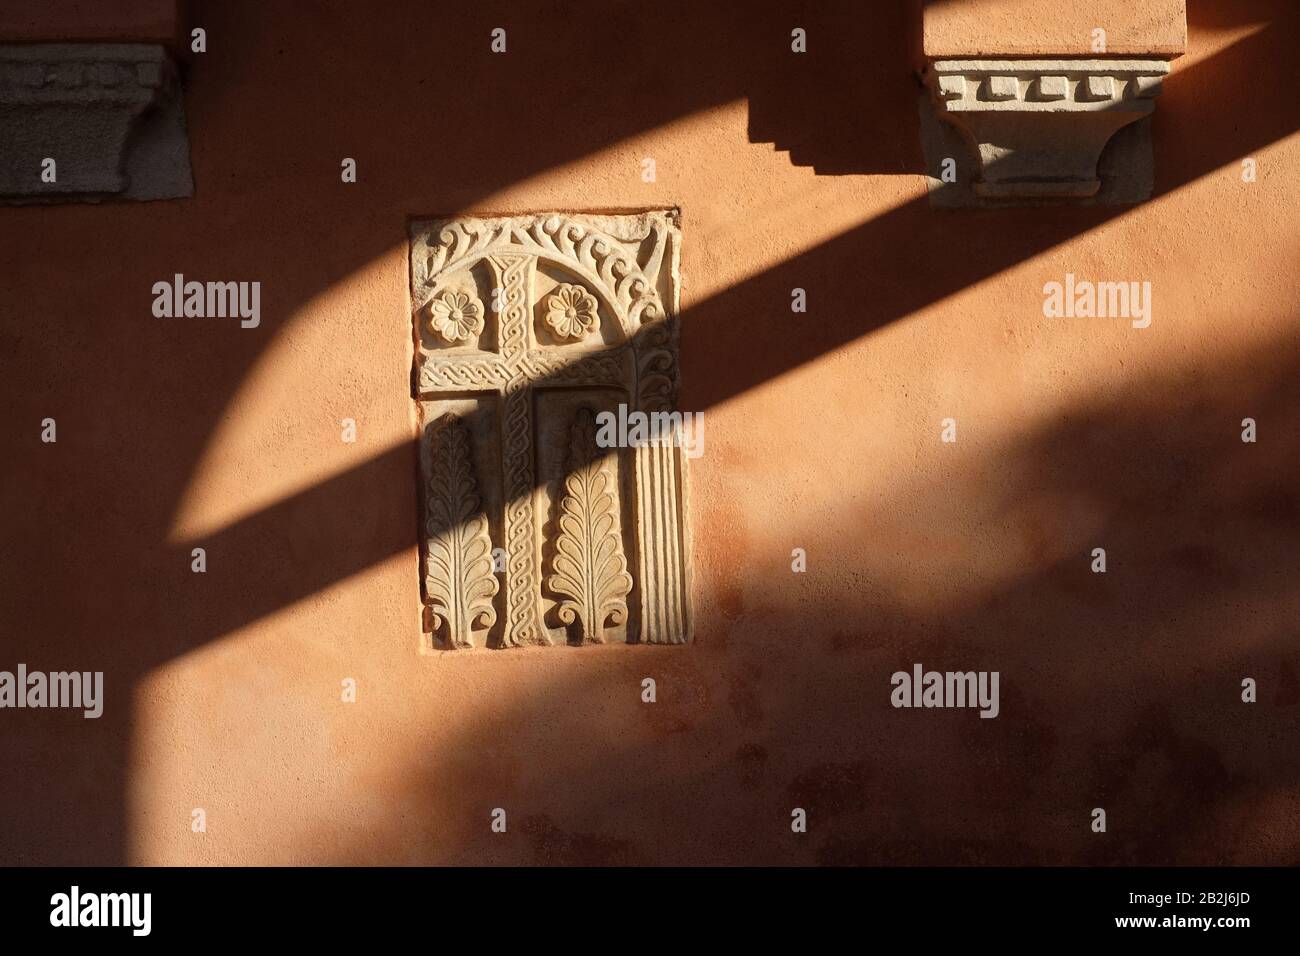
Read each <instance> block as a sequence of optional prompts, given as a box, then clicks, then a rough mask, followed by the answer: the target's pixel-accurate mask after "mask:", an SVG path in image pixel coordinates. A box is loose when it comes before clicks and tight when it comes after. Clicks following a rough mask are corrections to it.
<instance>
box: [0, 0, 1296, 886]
mask: <svg viewBox="0 0 1300 956" xmlns="http://www.w3.org/2000/svg"><path fill="white" fill-rule="evenodd" d="M1190 6H1191V9H1190V10H1189V12H1188V15H1189V20H1190V28H1191V29H1190V38H1189V42H1188V47H1187V54H1186V55H1185V56H1184V57H1183V58H1181V59H1180V60H1178V61H1177V63H1176V65H1175V71H1174V74H1173V76H1172V77H1171V79H1170V80H1169V81H1168V84H1167V88H1166V92H1165V94H1164V95H1163V97H1162V98H1161V100H1160V103H1159V107H1158V109H1157V113H1156V117H1155V122H1154V137H1155V156H1156V169H1157V181H1156V196H1155V198H1153V199H1152V201H1150V202H1149V203H1147V204H1145V205H1142V206H1140V207H1136V208H1118V209H1096V208H1093V209H1063V210H1062V209H1058V210H1054V211H1050V212H1049V211H1041V210H1032V209H1017V210H1007V211H982V210H976V211H958V212H954V211H939V210H934V209H932V208H931V207H930V205H929V203H928V201H927V199H926V191H925V181H924V177H923V175H922V173H923V172H924V170H923V169H922V166H921V160H920V158H919V146H918V145H917V144H918V133H917V120H916V92H915V89H916V88H915V85H914V80H913V78H912V77H911V75H910V72H909V69H910V59H911V52H912V49H913V46H914V42H913V38H914V34H912V33H909V24H911V23H913V22H914V20H913V18H912V16H911V13H910V11H908V10H906V9H903V7H902V5H900V6H899V8H898V9H893V8H889V7H887V6H885V5H882V7H881V10H880V11H879V12H874V13H872V15H871V16H864V15H862V14H861V13H860V12H858V10H857V7H858V5H855V4H843V5H837V4H831V5H828V4H820V3H819V4H806V5H802V6H800V5H796V6H795V7H793V8H792V7H791V6H790V5H789V4H771V5H768V7H767V8H762V7H754V8H752V12H750V13H748V14H747V15H745V16H744V17H737V16H732V15H729V14H728V13H726V12H724V11H721V10H716V11H715V10H713V9H712V8H711V5H707V4H704V5H701V4H681V5H675V4H670V5H668V6H667V7H665V6H663V5H657V6H653V7H650V6H646V5H641V4H628V5H619V6H617V7H616V8H615V10H613V11H611V10H610V8H609V7H608V5H596V6H590V7H588V6H586V5H572V6H570V5H554V4H545V5H538V6H536V7H535V8H534V7H532V6H530V5H523V6H521V5H520V4H517V3H495V4H494V3H483V4H479V3H476V4H466V5H460V6H455V7H452V6H448V5H436V6H433V5H430V4H427V3H422V2H421V3H417V2H414V0H412V2H402V3H395V4H393V5H392V7H393V8H392V10H391V11H389V12H387V13H385V14H383V15H380V14H379V13H377V12H376V11H375V10H374V9H372V8H371V7H370V6H368V5H365V4H356V3H346V2H337V3H327V4H322V5H320V7H319V9H318V10H315V11H313V13H312V14H311V15H307V14H297V13H294V12H293V10H291V9H290V5H288V4H262V3H220V4H218V3H211V4H199V5H197V6H196V10H195V11H194V15H193V22H194V23H196V24H198V25H202V26H204V27H205V28H206V29H207V30H208V36H209V49H208V52H207V53H206V54H203V55H200V56H196V57H195V58H194V61H193V63H192V66H191V69H190V72H189V76H188V80H187V93H186V98H187V111H188V118H189V128H190V137H191V145H192V150H193V167H194V178H195V183H196V195H195V197H194V198H193V199H192V200H186V201H177V202H165V203H151V204H123V205H105V206H100V207H96V206H92V205H78V206H63V207H49V208H35V207H25V208H10V209H3V210H0V224H2V225H0V276H3V282H0V352H2V353H3V354H4V355H5V356H6V359H5V362H4V368H5V375H4V379H5V380H4V383H3V395H4V398H5V407H4V414H3V419H4V422H5V439H4V440H5V454H4V456H3V459H2V460H3V481H0V508H2V509H3V514H4V515H5V528H6V531H5V536H4V537H5V558H4V564H5V573H4V579H3V591H0V600H2V601H3V606H2V607H0V610H2V612H3V621H4V625H3V627H4V640H3V644H4V648H3V649H4V653H3V655H2V656H0V663H2V664H3V666H10V667H11V666H12V665H13V664H14V663H16V662H18V661H25V662H26V663H27V664H28V665H29V666H30V667H33V668H35V667H42V668H45V669H48V670H59V669H68V668H77V669H82V670H103V671H105V674H106V682H107V704H106V711H105V715H104V716H103V717H102V718H101V719H99V720H96V721H90V720H83V719H82V718H81V717H80V716H79V715H75V714H70V713H67V712H58V711H44V712H31V711H29V712H24V713H21V714H19V713H16V712H13V711H10V712H6V713H5V714H4V715H3V718H2V719H3V720H4V722H5V725H4V733H3V736H2V737H0V759H3V762H4V765H5V767H6V768H8V770H7V772H6V773H5V774H4V775H3V776H0V799H2V802H3V805H4V808H5V813H4V814H3V815H2V816H0V859H3V860H4V861H6V862H41V863H78V862H112V861H115V860H124V861H130V862H140V863H168V864H184V863H220V864H229V863H290V862H300V863H429V862H454V863H469V862H494V863H503V862H534V861H536V862H584V863H591V862H596V863H600V862H653V863H688V862H690V863H697V862H710V863H721V862H726V863H741V862H759V863H810V862H818V861H821V862H850V861H855V862H886V863H888V862H931V863H973V862H1004V863H1014V862H1088V863H1111V862H1134V863H1157V862H1232V863H1237V862H1241V863H1246V862H1250V863H1286V862H1294V861H1295V860H1296V858H1297V854H1298V853H1300V827H1298V826H1297V824H1296V822H1295V821H1296V820H1297V819H1298V818H1300V816H1298V811H1300V796H1298V793H1300V791H1297V769H1296V768H1297V761H1296V744H1295V740H1296V739H1297V738H1296V730H1297V716H1298V715H1300V680H1298V678H1297V667H1298V666H1300V661H1297V653H1296V646H1297V645H1296V636H1297V632H1296V623H1295V622H1296V621H1297V620H1298V619H1300V617H1298V615H1297V611H1300V594H1298V593H1297V586H1296V582H1295V574H1294V570H1295V567H1296V559H1297V557H1298V556H1300V547H1298V545H1297V541H1298V540H1300V539H1298V538H1297V531H1298V530H1300V528H1298V527H1297V526H1298V525H1300V503H1298V501H1297V490H1296V489H1297V487H1300V485H1298V484H1297V478H1298V477H1300V475H1298V474H1297V470H1298V468H1300V439H1298V438H1297V435H1298V434H1300V433H1298V432H1297V427H1298V426H1300V408H1298V407H1297V402H1296V399H1295V395H1294V389H1295V383H1296V381H1297V375H1296V373H1297V370H1298V369H1300V341H1298V338H1297V321H1298V320H1300V315H1298V314H1297V307H1296V305H1295V303H1296V301H1297V298H1298V296H1300V277H1297V274H1296V270H1295V262H1296V256H1297V252H1300V224H1298V223H1297V219H1296V216H1295V202H1296V199H1295V196H1296V189H1297V184H1298V181H1300V176H1298V174H1297V170H1300V165H1298V164H1300V138H1298V137H1297V134H1296V130H1297V129H1300V111H1297V108H1296V106H1295V105H1294V102H1292V101H1290V100H1287V99H1279V98H1275V97H1271V96H1265V95H1263V92H1262V91H1267V90H1278V89H1284V88H1286V86H1287V84H1288V83H1289V80H1290V75H1291V72H1292V66H1291V61H1292V57H1293V52H1294V49H1295V46H1296V43H1297V40H1298V39H1300V35H1298V34H1300V30H1298V24H1300V17H1298V15H1297V12H1296V11H1295V9H1294V6H1293V5H1292V4H1290V3H1286V2H1280V0H1279V2H1262V0H1261V2H1243V3H1241V4H1239V5H1237V6H1239V9H1240V13H1239V15H1238V16H1228V15H1226V14H1224V13H1223V12H1222V11H1218V12H1213V13H1211V12H1208V11H1207V12H1205V13H1201V12H1200V8H1205V7H1212V6H1213V5H1212V4H1208V5H1207V4H1197V3H1195V2H1193V3H1192V4H1191V5H1190ZM497 26H504V27H506V28H507V30H508V38H509V46H508V53H506V54H505V55H493V54H491V53H490V52H489V31H490V30H491V29H492V28H493V27H497ZM794 26H802V27H804V28H805V29H807V31H808V36H809V42H808V48H809V52H808V54H806V55H805V56H803V57H799V56H797V55H794V54H791V53H790V52H789V51H790V46H789V37H790V30H791V28H792V27H794ZM1115 36H1116V34H1112V38H1114V37H1115ZM1170 42H1174V37H1173V36H1172V34H1171V35H1170ZM1247 156H1249V157H1252V158H1254V159H1255V160H1256V161H1257V163H1258V169H1259V176H1258V180H1257V181H1256V182H1254V183H1250V184H1245V183H1243V182H1242V178H1241V175H1240V169H1241V166H1240V164H1241V160H1242V158H1243V157H1247ZM343 157H355V158H356V159H357V163H358V179H359V181H358V182H357V183H356V184H355V185H345V184H343V183H341V182H340V178H339V164H340V161H341V159H342V158H343ZM645 157H652V158H654V159H655V160H656V170H657V179H656V181H655V182H653V183H647V182H644V181H643V180H642V178H641V170H642V165H641V161H642V160H643V158H645ZM670 206H677V207H680V209H681V210H682V228H683V235H684V247H683V258H682V272H683V274H684V285H683V292H682V301H683V338H682V361H683V378H684V392H683V395H682V405H683V407H684V408H686V409H689V410H696V411H703V412H704V413H705V416H706V422H707V430H706V442H707V443H706V453H705V455H704V457H703V458H701V459H699V460H698V461H697V462H695V463H694V470H693V473H692V509H693V514H694V524H695V555H696V557H695V564H696V602H697V603H696V607H697V627H696V632H697V639H696V643H695V644H694V645H693V646H691V647H689V648H654V647H604V648H576V649H575V648H553V649H545V650H522V651H511V652H496V653H494V652H481V653H478V652H475V653H468V654H443V655H438V654H421V653H420V651H419V646H420V632H419V601H420V593H419V576H418V552H417V519H416V514H417V512H416V508H417V500H418V498H417V493H416V488H415V475H416V464H415V453H414V449H413V445H412V442H413V439H414V436H415V418H414V414H415V409H414V405H413V402H412V399H411V391H410V370H411V333H410V325H409V323H410V315H409V304H408V303H409V293H408V278H407V276H408V271H407V246H406V234H407V233H406V228H407V221H408V217H413V216H414V217H425V216H432V215H437V214H444V213H456V212H461V211H465V212H493V213H495V212H514V211H529V210H546V209H625V208H662V207H670ZM178 272H179V273H183V274H184V275H185V276H186V277H187V278H194V279H200V280H207V279H220V280H258V281H260V282H261V283H262V320H261V325H260V326H259V327H258V328H257V329H248V330H245V329H240V328H239V327H238V323H237V322H234V321H231V320H220V319H159V318H155V317H154V316H153V315H152V314H151V308H150V307H151V303H152V295H151V291H150V290H151V287H152V285H153V283H155V282H157V281H159V280H170V278H171V277H172V276H173V274H175V273H178ZM1067 272H1072V273H1074V274H1076V275H1078V276H1079V277H1081V278H1089V279H1094V280H1139V281H1150V282H1151V283H1152V288H1153V301H1154V317H1153V322H1152V324H1151V326H1150V328H1147V329H1141V330H1138V329H1133V328H1132V327H1131V326H1130V324H1129V323H1128V322H1125V321H1123V320H1105V319H1071V320H1061V319H1057V320H1049V319H1045V318H1044V317H1043V313H1042V301H1043V297H1042V291H1041V290H1042V287H1043V285H1044V283H1045V282H1049V281H1060V280H1062V279H1063V278H1064V276H1065V274H1066V273H1067ZM795 287H799V288H803V289H805V290H806V292H807V297H808V311H807V313H805V314H794V313H792V312H791V311H790V301H791V290H792V289H793V288H795ZM47 416H48V417H54V418H56V419H57V422H58V430H59V431H58V442H57V444H55V445H42V444H41V443H40V442H39V422H40V421H41V419H42V418H45V417H47ZM1247 416H1251V417H1254V418H1256V419H1257V420H1258V422H1259V432H1260V440H1259V442H1258V443H1256V444H1253V445H1245V444H1243V443H1242V442H1241V441H1240V439H1239V433H1240V422H1241V420H1242V419H1243V418H1244V417H1247ZM347 417H350V418H354V419H355V420H356V421H357V423H358V425H359V437H358V441H357V442H356V443H355V444H344V443H342V442H341V441H340V440H339V421H340V419H342V418H347ZM949 417H951V418H955V419H957V421H958V429H959V431H958V435H959V440H958V442H957V443H956V444H955V445H947V444H942V443H941V442H940V441H939V432H940V421H941V420H942V419H944V418H949ZM193 547H204V548H206V549H207V560H208V570H207V573H206V574H202V575H199V574H193V573H191V571H190V556H189V555H190V551H191V549H192V548H193ZM796 547H799V548H804V549H806V551H807V555H808V572H807V573H806V574H794V573H792V572H791V570H790V554H791V549H793V548H796ZM1094 547H1105V548H1106V549H1107V552H1108V556H1109V570H1108V572H1107V574H1105V575H1094V574H1092V573H1090V571H1089V563H1090V552H1091V550H1092V549H1093V548H1094ZM915 662H921V663H923V664H924V665H925V666H927V667H933V668H938V669H944V670H948V669H952V670H958V669H960V670H967V669H975V670H979V669H987V670H997V671H999V672H1000V673H1001V689H1002V690H1001V694H1002V697H1001V715H1000V717H999V718H998V719H996V720H981V719H979V718H978V717H977V716H976V714H975V713H974V712H970V711H909V710H894V709H892V708H891V707H890V705H889V690H890V686H889V675H890V674H891V673H892V672H893V671H896V670H900V669H908V668H910V667H911V665H912V664H913V663H915ZM645 676H653V677H655V678H656V679H657V681H658V687H659V700H658V703H656V704H654V705H646V704H642V703H641V702H640V681H641V679H642V678H643V677H645ZM1245 676H1252V677H1255V678H1256V679H1258V681H1259V682H1260V699H1259V702H1258V703H1257V704H1255V705H1253V706H1252V705H1245V704H1242V703H1241V702H1240V698H1239V693H1240V680H1241V678H1242V677H1245ZM349 677H351V678H355V679H356V681H357V682H358V701H357V703H355V704H345V703H342V702H340V699H339V698H340V693H339V691H340V681H341V680H343V679H344V678H349ZM795 806H801V807H804V808H806V809H807V810H808V812H809V820H810V827H809V833H808V834H806V835H804V836H796V835H794V834H792V833H791V832H790V828H789V820H790V816H789V814H790V809H791V808H792V807H795ZM1096 806H1103V807H1106V808H1107V810H1108V814H1109V832H1108V834H1106V835H1105V836H1104V837H1103V836H1098V835H1095V834H1093V833H1091V832H1090V830H1089V826H1088V824H1089V816H1088V814H1089V811H1090V810H1091V808H1093V807H1096ZM196 807H202V808H203V809H204V810H205V811H206V813H207V832H206V833H205V834H194V833H192V832H191V829H190V820H191V811H192V809H193V808H196ZM494 807H504V808H506V810H507V811H508V813H509V821H510V829H509V832H508V833H507V834H504V835H495V834H492V833H491V832H490V830H489V827H488V821H489V816H488V815H489V813H490V811H491V810H492V808H494Z"/></svg>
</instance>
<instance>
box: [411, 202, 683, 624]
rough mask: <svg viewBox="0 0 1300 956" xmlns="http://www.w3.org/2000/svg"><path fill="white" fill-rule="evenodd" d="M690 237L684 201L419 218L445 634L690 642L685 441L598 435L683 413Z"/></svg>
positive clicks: (429, 584)
mask: <svg viewBox="0 0 1300 956" xmlns="http://www.w3.org/2000/svg"><path fill="white" fill-rule="evenodd" d="M680 236H681V234H680V231H679V228H678V223H677V215H676V213H675V212H674V211H655V212H647V213H642V214H638V215H617V216H613V215H582V214H567V213H543V214H538V215H528V216H514V217H506V218H481V219H480V218H461V219H445V220H433V221H426V222H416V223H413V224H412V226H411V300H412V314H413V321H414V332H415V362H416V369H415V398H416V401H417V404H418V405H419V409H420V416H421V441H420V467H421V482H420V484H421V497H422V504H423V509H422V518H423V534H424V544H423V549H422V552H423V554H422V571H423V588H422V594H423V600H424V603H425V609H426V611H425V618H424V620H425V629H426V631H427V632H428V634H429V636H430V637H429V640H430V643H431V646H432V647H435V648H440V649H447V650H450V649H455V648H467V647H490V648H504V647H521V646H526V645H560V644H574V645H577V644H588V643H651V644H684V643H687V642H688V641H690V639H691V626H692V621H691V607H690V589H691V581H690V578H691V573H690V541H689V532H688V523H687V502H686V484H685V461H686V458H685V455H684V454H683V449H682V448H681V447H680V446H679V445H678V444H677V443H675V442H674V441H673V438H672V436H661V437H655V438H653V439H651V440H648V441H644V442H639V443H637V444H636V445H634V446H632V447H616V446H613V445H610V446H609V447H606V446H605V445H602V444H601V443H600V442H598V440H597V436H598V428H597V422H598V421H600V420H601V418H602V415H603V413H609V414H610V415H613V416H618V415H619V413H620V406H622V412H623V413H624V414H626V413H629V412H636V411H642V412H645V413H647V414H651V413H653V412H666V411H672V410H674V409H675V404H676V393H677V384H678V363H677V341H678V336H677V262H678V256H679V244H680ZM608 444H609V443H608V442H606V445H608Z"/></svg>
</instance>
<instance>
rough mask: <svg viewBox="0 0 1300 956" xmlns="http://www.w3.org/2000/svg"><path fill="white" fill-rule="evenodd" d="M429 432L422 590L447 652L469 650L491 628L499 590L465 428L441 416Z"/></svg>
mask: <svg viewBox="0 0 1300 956" xmlns="http://www.w3.org/2000/svg"><path fill="white" fill-rule="evenodd" d="M430 431H431V433H432V434H431V439H432V440H431V442H430V445H431V448H432V451H433V454H432V455H431V456H430V458H431V461H430V468H429V470H430V478H429V487H428V495H427V500H428V516H427V519H426V521H425V533H426V534H427V535H428V540H427V542H426V544H425V551H424V561H425V577H424V586H425V590H426V593H427V594H428V597H429V605H430V607H431V609H432V611H433V618H434V628H435V630H442V631H445V634H444V639H445V641H446V646H447V647H449V648H452V647H471V646H473V644H474V636H473V632H474V631H475V630H486V629H487V628H489V627H491V626H492V624H493V623H494V622H495V621H496V616H497V615H496V611H495V610H494V609H493V607H492V596H493V595H494V594H496V593H497V588H498V587H499V585H498V583H497V579H496V576H495V575H494V574H493V573H492V540H491V538H489V537H488V525H487V518H486V517H484V515H483V512H482V509H481V508H480V502H479V496H478V487H477V483H476V481H475V479H474V466H473V463H472V462H471V461H470V455H469V435H468V433H467V432H466V430H465V426H464V425H462V424H461V423H460V422H459V421H458V420H457V419H456V418H455V417H454V416H452V415H445V416H443V418H442V419H440V420H439V421H438V422H436V423H435V424H434V426H433V427H432V428H431V429H430Z"/></svg>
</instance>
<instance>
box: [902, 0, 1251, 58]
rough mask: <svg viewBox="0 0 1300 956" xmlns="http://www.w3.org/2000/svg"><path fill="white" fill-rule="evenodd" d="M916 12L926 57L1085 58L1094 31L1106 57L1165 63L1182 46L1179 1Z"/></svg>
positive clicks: (981, 4) (1053, 1)
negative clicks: (1100, 33) (1102, 39)
mask: <svg viewBox="0 0 1300 956" xmlns="http://www.w3.org/2000/svg"><path fill="white" fill-rule="evenodd" d="M1208 5H1209V4H1206V3H1202V4H1201V6H1208ZM1246 6H1247V7H1248V6H1249V4H1247V5H1246ZM924 8H925V9H924V21H925V24H924V33H923V49H924V53H925V55H926V56H928V57H976V56H1009V55H1026V56H1045V55H1053V54H1055V55H1059V56H1091V55H1095V54H1096V53H1097V52H1098V51H1097V50H1095V49H1093V46H1092V43H1093V38H1092V31H1093V30H1094V29H1096V28H1097V27H1101V28H1102V29H1103V30H1105V31H1106V51H1105V52H1107V53H1110V54H1114V55H1140V56H1156V57H1160V56H1163V57H1165V58H1171V57H1176V56H1181V55H1182V53H1183V51H1184V50H1185V49H1186V47H1187V2H1186V0H1141V2H1134V0H1089V2H1087V3H1074V2H1065V0H925V4H924Z"/></svg>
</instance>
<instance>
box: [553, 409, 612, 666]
mask: <svg viewBox="0 0 1300 956" xmlns="http://www.w3.org/2000/svg"><path fill="white" fill-rule="evenodd" d="M567 468H568V476H567V477H566V478H565V479H564V491H565V495H564V498H563V499H562V500H561V501H560V515H559V521H558V528H559V532H558V534H557V536H556V539H555V556H554V558H553V559H552V561H551V575H550V577H548V578H547V582H546V583H547V587H549V588H550V590H551V591H553V592H554V593H556V594H558V595H560V596H561V597H563V598H564V600H562V601H561V602H560V606H559V610H558V611H557V612H556V613H557V614H558V616H559V618H560V620H561V621H563V622H564V623H565V624H575V623H576V624H577V636H578V638H579V639H580V640H581V641H583V642H584V643H585V642H595V643H598V644H603V643H605V628H606V627H607V626H609V625H610V624H613V625H619V624H623V623H624V622H625V621H626V620H627V595H628V594H629V593H630V592H631V590H632V576H631V575H630V574H628V572H627V560H626V559H625V558H624V556H623V539H622V534H621V531H620V528H619V514H618V494H617V488H616V486H615V483H614V476H613V473H612V472H611V470H610V469H609V468H608V467H607V466H606V465H605V463H604V460H603V459H602V457H601V455H600V453H599V450H598V449H597V447H596V423H595V417H594V416H593V414H592V412H591V409H589V408H581V409H579V410H578V414H577V416H576V418H575V420H574V423H573V427H572V429H571V430H570V432H569V458H568V462H567Z"/></svg>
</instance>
